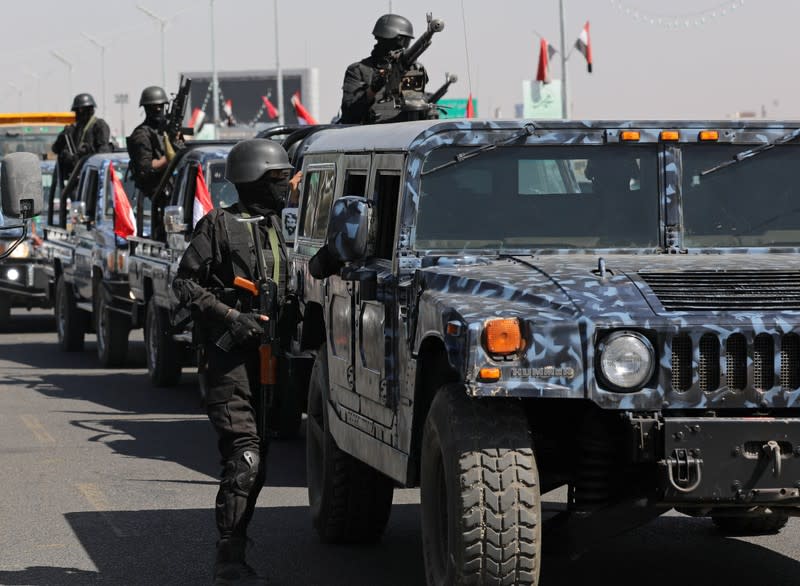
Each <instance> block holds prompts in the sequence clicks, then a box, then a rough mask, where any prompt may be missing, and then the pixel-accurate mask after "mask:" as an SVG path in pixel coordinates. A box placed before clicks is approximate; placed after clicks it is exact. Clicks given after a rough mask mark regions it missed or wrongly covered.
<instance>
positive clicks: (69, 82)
mask: <svg viewBox="0 0 800 586" xmlns="http://www.w3.org/2000/svg"><path fill="white" fill-rule="evenodd" d="M50 54H51V55H52V56H53V57H55V58H56V59H58V60H59V61H61V63H63V64H64V65H66V66H67V85H68V87H69V95H70V96H72V95H73V93H72V67H73V66H72V61H68V60H67V58H66V57H64V56H63V55H62V54H61V53H59V52H58V51H50Z"/></svg>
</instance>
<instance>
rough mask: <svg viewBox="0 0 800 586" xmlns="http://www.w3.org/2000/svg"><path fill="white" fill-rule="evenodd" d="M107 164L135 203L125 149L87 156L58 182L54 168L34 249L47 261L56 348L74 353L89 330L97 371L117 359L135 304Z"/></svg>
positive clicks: (119, 361)
mask: <svg viewBox="0 0 800 586" xmlns="http://www.w3.org/2000/svg"><path fill="white" fill-rule="evenodd" d="M112 165H113V166H114V169H115V171H116V173H117V176H118V177H119V178H120V180H121V181H122V185H123V188H124V190H125V193H126V194H127V196H128V197H129V199H130V202H131V206H135V202H136V197H137V192H136V190H135V188H134V185H133V180H132V179H130V178H128V173H127V171H128V154H127V153H126V152H113V153H104V154H96V155H91V156H89V157H87V158H86V159H84V160H83V161H82V164H81V167H80V171H79V172H76V173H73V175H72V176H71V177H70V179H69V180H68V181H67V183H66V185H62V182H61V180H60V174H59V172H58V168H56V171H55V178H56V179H55V180H54V181H53V185H52V188H51V189H50V193H49V196H48V206H47V209H48V212H47V217H46V221H45V224H44V241H43V242H42V246H41V249H42V254H43V256H44V257H45V258H46V259H47V260H48V263H49V264H48V265H47V267H48V277H49V287H50V292H51V295H52V296H53V298H54V300H55V302H54V303H55V317H56V331H57V333H58V343H59V346H60V347H61V349H62V350H64V351H67V352H75V351H80V350H82V349H83V346H84V336H85V334H86V333H87V332H89V331H92V330H93V331H95V332H96V333H97V355H98V358H99V360H100V362H101V364H102V365H103V366H105V367H110V366H118V365H120V364H122V363H123V362H124V361H125V357H126V355H127V350H128V335H129V332H130V330H131V326H132V323H134V322H135V321H136V320H132V318H131V311H133V310H134V309H135V306H134V304H133V299H132V297H131V295H130V287H129V285H128V276H127V272H128V242H127V240H126V239H125V238H121V237H119V236H117V235H116V234H115V233H114V197H113V187H112V181H111V172H110V169H111V166H112ZM147 211H149V210H147ZM148 225H149V223H148Z"/></svg>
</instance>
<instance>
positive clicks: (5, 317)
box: [0, 295, 11, 329]
mask: <svg viewBox="0 0 800 586" xmlns="http://www.w3.org/2000/svg"><path fill="white" fill-rule="evenodd" d="M10 322H11V297H9V296H7V295H0V329H5V328H7V327H8V325H9V323H10Z"/></svg>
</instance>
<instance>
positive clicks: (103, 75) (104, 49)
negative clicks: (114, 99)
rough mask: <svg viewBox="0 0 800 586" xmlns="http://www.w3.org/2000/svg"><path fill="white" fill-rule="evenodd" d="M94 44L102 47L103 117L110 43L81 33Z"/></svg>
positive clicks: (104, 113)
mask: <svg viewBox="0 0 800 586" xmlns="http://www.w3.org/2000/svg"><path fill="white" fill-rule="evenodd" d="M81 34H82V35H83V36H84V37H86V39H88V41H89V42H90V43H92V45H94V46H95V47H97V48H98V49H100V85H101V86H102V92H103V108H102V115H103V118H105V117H106V49H107V48H108V45H104V44H103V43H101V42H100V41H98V40H97V39H96V38H94V37H93V36H91V35H89V34H87V33H81Z"/></svg>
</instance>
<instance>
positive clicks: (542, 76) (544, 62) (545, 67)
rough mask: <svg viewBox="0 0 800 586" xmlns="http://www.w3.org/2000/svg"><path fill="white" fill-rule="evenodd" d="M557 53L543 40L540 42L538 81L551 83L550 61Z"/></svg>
mask: <svg viewBox="0 0 800 586" xmlns="http://www.w3.org/2000/svg"><path fill="white" fill-rule="evenodd" d="M556 53H557V51H556V48H555V47H554V46H553V45H551V44H550V43H548V42H547V41H545V40H544V39H541V41H540V42H539V67H538V68H537V69H536V81H541V82H542V83H550V59H552V58H553V55H555V54H556Z"/></svg>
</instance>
